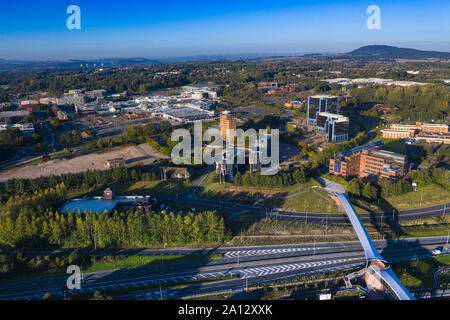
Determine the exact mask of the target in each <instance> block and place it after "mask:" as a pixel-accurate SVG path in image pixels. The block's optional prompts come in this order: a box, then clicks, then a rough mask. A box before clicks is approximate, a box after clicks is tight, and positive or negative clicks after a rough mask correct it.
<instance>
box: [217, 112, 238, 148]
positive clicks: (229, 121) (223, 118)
mask: <svg viewBox="0 0 450 320" xmlns="http://www.w3.org/2000/svg"><path fill="white" fill-rule="evenodd" d="M236 129H237V121H236V117H235V116H234V115H232V114H231V113H230V112H229V111H224V112H222V114H221V115H220V133H221V134H222V138H223V140H224V141H226V140H227V131H228V130H234V131H236Z"/></svg>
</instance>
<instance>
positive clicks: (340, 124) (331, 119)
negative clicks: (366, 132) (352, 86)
mask: <svg viewBox="0 0 450 320" xmlns="http://www.w3.org/2000/svg"><path fill="white" fill-rule="evenodd" d="M349 128H350V122H349V119H348V118H347V117H344V116H342V115H339V114H333V113H328V112H320V113H319V114H318V115H317V123H316V131H317V132H319V133H322V134H325V135H326V137H327V141H328V142H342V141H347V140H348V131H349Z"/></svg>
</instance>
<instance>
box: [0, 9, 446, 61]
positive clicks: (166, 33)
mask: <svg viewBox="0 0 450 320" xmlns="http://www.w3.org/2000/svg"><path fill="white" fill-rule="evenodd" d="M71 4H76V5H78V6H79V7H80V8H81V30H68V29H67V27H66V19H67V18H68V16H69V15H68V14H67V13H66V9H67V7H68V6H69V5H71ZM371 4H375V5H378V6H379V7H380V9H381V30H368V29H367V27H366V20H367V17H368V15H367V13H366V9H367V7H368V6H369V5H371ZM448 17H450V2H449V1H448V0H438V1H433V0H430V1H415V0H412V1H407V0H400V1H397V0H391V1H384V0H383V1H378V0H372V1H337V0H336V1H331V0H329V1H322V0H310V1H302V0H296V1H290V0H289V1H285V0H271V1H266V0H258V1H256V0H249V1H246V0H240V1H236V0H227V1H214V0H210V1H204V0H200V1H195V0H191V1H172V0H165V1H153V0H150V1H145V0H126V1H114V0H110V1H104V0H101V1H93V0H90V1H88V0H71V1H65V0H53V1H45V0H43V1H36V0H33V1H30V0H25V1H23V0H22V1H12V2H11V1H1V3H0V58H6V59H84V58H100V57H106V58H108V57H137V56H140V57H148V58H162V57H178V56H191V55H202V54H236V53H268V54H302V53H308V52H347V51H350V50H353V49H355V48H358V47H360V46H362V45H368V44H389V45H397V46H403V47H414V48H417V49H427V50H440V51H450V19H449V18H448Z"/></svg>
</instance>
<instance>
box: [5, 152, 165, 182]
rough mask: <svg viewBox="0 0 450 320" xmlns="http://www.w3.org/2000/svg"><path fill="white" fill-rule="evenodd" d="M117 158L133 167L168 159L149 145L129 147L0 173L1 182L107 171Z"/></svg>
mask: <svg viewBox="0 0 450 320" xmlns="http://www.w3.org/2000/svg"><path fill="white" fill-rule="evenodd" d="M115 158H124V159H125V161H126V165H127V166H132V165H135V164H137V163H138V162H141V163H143V164H144V165H147V164H151V163H153V162H155V161H156V160H157V159H167V158H168V157H167V156H165V155H163V154H161V153H160V152H158V151H157V150H155V149H153V148H152V147H150V146H149V145H148V144H141V145H138V146H136V147H127V148H123V149H119V150H114V151H109V152H105V153H100V154H99V153H91V154H87V155H81V156H77V157H74V158H70V159H55V160H50V161H48V162H45V163H40V164H37V165H30V166H25V167H20V168H16V169H12V170H7V171H3V172H0V182H4V181H6V180H8V179H13V178H23V179H34V178H38V177H41V176H50V175H60V174H63V173H78V172H83V171H86V170H106V169H107V168H106V160H109V159H115Z"/></svg>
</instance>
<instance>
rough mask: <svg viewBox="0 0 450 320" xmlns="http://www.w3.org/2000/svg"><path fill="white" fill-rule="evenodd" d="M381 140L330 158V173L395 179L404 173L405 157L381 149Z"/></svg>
mask: <svg viewBox="0 0 450 320" xmlns="http://www.w3.org/2000/svg"><path fill="white" fill-rule="evenodd" d="M382 146H383V141H376V142H373V143H370V144H366V145H363V146H359V147H356V148H353V149H350V150H346V151H342V152H340V153H338V154H336V155H335V156H334V157H333V158H331V159H330V168H329V172H330V173H331V174H334V175H337V176H342V177H344V178H346V179H347V178H351V177H354V176H360V177H367V176H378V177H382V178H390V179H396V178H399V177H401V176H403V175H404V174H405V173H406V168H407V157H406V156H405V155H403V154H399V153H394V152H390V151H386V150H382Z"/></svg>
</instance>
